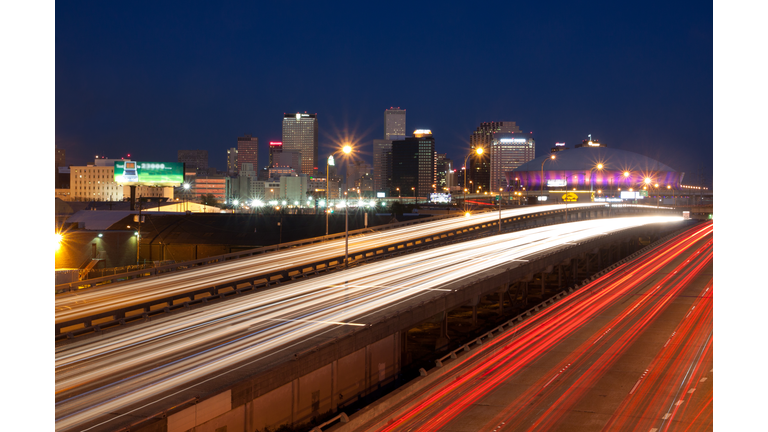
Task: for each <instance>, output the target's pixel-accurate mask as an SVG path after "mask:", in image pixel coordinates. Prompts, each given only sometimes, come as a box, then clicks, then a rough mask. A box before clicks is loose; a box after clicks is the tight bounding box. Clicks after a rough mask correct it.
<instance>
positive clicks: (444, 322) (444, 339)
mask: <svg viewBox="0 0 768 432" xmlns="http://www.w3.org/2000/svg"><path fill="white" fill-rule="evenodd" d="M450 340H451V338H450V337H449V336H448V311H445V312H443V318H442V319H441V320H440V336H439V337H438V338H437V342H436V343H435V349H440V348H442V347H444V346H446V345H448V342H449V341H450Z"/></svg>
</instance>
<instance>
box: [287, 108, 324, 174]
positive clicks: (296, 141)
mask: <svg viewBox="0 0 768 432" xmlns="http://www.w3.org/2000/svg"><path fill="white" fill-rule="evenodd" d="M317 130H318V128H317V114H307V113H295V114H285V115H283V149H284V150H286V151H298V152H299V153H301V167H300V168H298V169H296V173H297V174H307V175H314V173H315V172H314V169H315V167H316V166H317V164H318V160H317Z"/></svg>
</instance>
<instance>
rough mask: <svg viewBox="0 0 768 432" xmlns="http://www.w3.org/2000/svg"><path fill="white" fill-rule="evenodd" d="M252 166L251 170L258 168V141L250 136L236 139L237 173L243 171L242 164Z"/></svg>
mask: <svg viewBox="0 0 768 432" xmlns="http://www.w3.org/2000/svg"><path fill="white" fill-rule="evenodd" d="M244 163H249V164H253V168H254V169H256V167H258V166H259V139H258V138H256V137H253V136H250V135H244V136H241V137H237V171H238V172H240V171H242V169H243V164H244Z"/></svg>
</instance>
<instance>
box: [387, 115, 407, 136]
mask: <svg viewBox="0 0 768 432" xmlns="http://www.w3.org/2000/svg"><path fill="white" fill-rule="evenodd" d="M404 138H405V110H404V109H402V110H401V109H400V107H397V108H390V109H388V110H384V139H387V140H401V139H404Z"/></svg>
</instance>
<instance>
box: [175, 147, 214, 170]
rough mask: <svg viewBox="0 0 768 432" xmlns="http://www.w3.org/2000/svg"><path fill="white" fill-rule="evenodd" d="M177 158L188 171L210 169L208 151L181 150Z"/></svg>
mask: <svg viewBox="0 0 768 432" xmlns="http://www.w3.org/2000/svg"><path fill="white" fill-rule="evenodd" d="M177 156H178V158H179V159H178V161H179V162H181V163H183V164H184V166H185V169H187V170H198V169H199V170H207V169H208V150H179V151H178V152H177Z"/></svg>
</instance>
